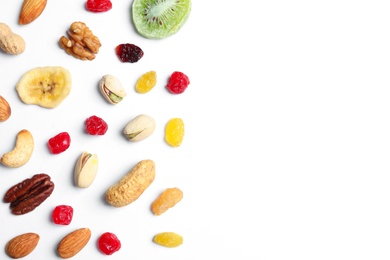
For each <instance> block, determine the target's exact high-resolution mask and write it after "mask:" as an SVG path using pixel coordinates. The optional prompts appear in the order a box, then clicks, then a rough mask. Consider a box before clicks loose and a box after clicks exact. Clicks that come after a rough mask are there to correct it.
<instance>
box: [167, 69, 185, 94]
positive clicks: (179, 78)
mask: <svg viewBox="0 0 390 260" xmlns="http://www.w3.org/2000/svg"><path fill="white" fill-rule="evenodd" d="M189 84H190V80H189V78H188V77H187V75H186V74H184V73H183V72H180V71H175V72H173V73H172V75H171V77H170V78H169V81H168V84H167V85H166V88H167V89H168V90H169V92H171V93H172V94H181V93H183V92H184V91H185V90H186V89H187V87H188V85H189Z"/></svg>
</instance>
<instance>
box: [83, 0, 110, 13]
mask: <svg viewBox="0 0 390 260" xmlns="http://www.w3.org/2000/svg"><path fill="white" fill-rule="evenodd" d="M85 8H86V9H87V10H88V11H90V12H93V13H101V12H107V11H108V10H110V9H111V8H112V3H111V1H110V0H88V1H87V3H86V4H85Z"/></svg>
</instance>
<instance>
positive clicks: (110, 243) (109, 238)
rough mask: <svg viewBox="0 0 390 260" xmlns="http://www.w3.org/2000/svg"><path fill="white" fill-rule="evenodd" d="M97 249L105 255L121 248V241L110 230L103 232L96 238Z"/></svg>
mask: <svg viewBox="0 0 390 260" xmlns="http://www.w3.org/2000/svg"><path fill="white" fill-rule="evenodd" d="M98 247H99V250H100V251H101V252H102V253H103V254H105V255H112V254H113V253H115V252H117V251H118V250H119V249H120V248H121V241H119V239H118V237H117V236H116V235H115V234H113V233H110V232H106V233H103V234H102V235H101V236H100V237H99V240H98Z"/></svg>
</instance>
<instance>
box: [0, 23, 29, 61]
mask: <svg viewBox="0 0 390 260" xmlns="http://www.w3.org/2000/svg"><path fill="white" fill-rule="evenodd" d="M0 49H2V50H3V51H4V52H5V53H8V54H11V55H18V54H21V53H22V52H24V50H25V49H26V42H25V41H24V39H23V38H22V36H20V35H19V34H16V33H14V32H12V30H11V28H10V27H9V26H8V25H7V24H5V23H0Z"/></svg>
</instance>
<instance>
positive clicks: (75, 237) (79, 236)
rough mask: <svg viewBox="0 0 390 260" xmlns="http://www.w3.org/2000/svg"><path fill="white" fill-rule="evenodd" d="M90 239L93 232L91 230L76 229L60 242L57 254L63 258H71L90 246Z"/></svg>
mask: <svg viewBox="0 0 390 260" xmlns="http://www.w3.org/2000/svg"><path fill="white" fill-rule="evenodd" d="M90 238H91V230H90V229H89V228H79V229H76V230H75V231H73V232H71V233H69V234H68V235H66V236H65V237H64V238H63V239H62V240H61V241H60V243H59V244H58V247H57V253H58V255H59V256H60V257H61V258H64V259H66V258H71V257H73V256H75V255H76V254H78V253H79V252H80V251H81V250H82V249H83V248H84V247H85V246H86V245H87V244H88V242H89V240H90Z"/></svg>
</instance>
